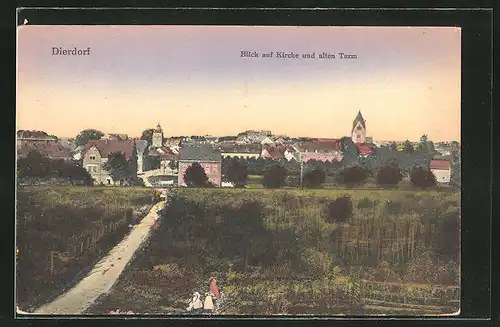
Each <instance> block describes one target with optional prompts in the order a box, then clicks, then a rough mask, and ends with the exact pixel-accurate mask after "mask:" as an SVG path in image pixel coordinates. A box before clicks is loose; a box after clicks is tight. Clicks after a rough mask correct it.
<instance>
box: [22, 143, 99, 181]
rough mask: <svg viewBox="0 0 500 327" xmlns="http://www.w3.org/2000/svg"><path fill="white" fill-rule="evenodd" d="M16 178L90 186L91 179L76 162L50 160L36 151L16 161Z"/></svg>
mask: <svg viewBox="0 0 500 327" xmlns="http://www.w3.org/2000/svg"><path fill="white" fill-rule="evenodd" d="M17 176H18V178H20V179H24V178H39V179H50V178H65V179H66V178H67V179H68V180H69V181H70V183H71V184H72V185H73V184H75V183H78V184H85V185H91V184H92V177H91V176H90V174H89V172H88V171H87V170H86V169H85V168H83V167H82V166H81V163H80V162H78V161H65V160H52V159H50V158H48V157H46V156H44V155H42V154H41V153H40V152H38V151H31V152H30V153H28V155H27V156H26V157H22V158H19V159H18V160H17Z"/></svg>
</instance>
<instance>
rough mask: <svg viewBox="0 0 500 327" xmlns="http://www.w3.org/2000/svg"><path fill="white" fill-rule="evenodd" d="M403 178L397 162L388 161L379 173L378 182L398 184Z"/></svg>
mask: <svg viewBox="0 0 500 327" xmlns="http://www.w3.org/2000/svg"><path fill="white" fill-rule="evenodd" d="M402 179H403V174H401V169H400V168H399V167H398V166H397V164H395V163H388V164H387V165H385V166H384V167H381V168H380V169H379V171H378V173H377V184H379V185H397V184H398V183H399V182H401V180H402Z"/></svg>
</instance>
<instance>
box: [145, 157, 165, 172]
mask: <svg viewBox="0 0 500 327" xmlns="http://www.w3.org/2000/svg"><path fill="white" fill-rule="evenodd" d="M160 166H161V158H160V157H159V156H149V155H146V156H145V158H144V170H154V169H159V168H160Z"/></svg>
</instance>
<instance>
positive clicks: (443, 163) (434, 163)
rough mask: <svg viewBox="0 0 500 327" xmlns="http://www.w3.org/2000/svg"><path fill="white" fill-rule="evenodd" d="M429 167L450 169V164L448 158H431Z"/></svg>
mask: <svg viewBox="0 0 500 327" xmlns="http://www.w3.org/2000/svg"><path fill="white" fill-rule="evenodd" d="M430 168H431V169H437V170H450V169H451V164H450V162H449V161H448V160H431V163H430Z"/></svg>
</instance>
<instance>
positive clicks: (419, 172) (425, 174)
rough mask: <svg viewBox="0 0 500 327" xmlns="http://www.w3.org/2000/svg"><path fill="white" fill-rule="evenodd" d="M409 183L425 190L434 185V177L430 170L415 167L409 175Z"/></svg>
mask: <svg viewBox="0 0 500 327" xmlns="http://www.w3.org/2000/svg"><path fill="white" fill-rule="evenodd" d="M410 179H411V182H412V183H413V184H414V185H415V186H418V187H422V188H426V187H431V186H434V185H436V176H434V174H433V173H432V171H430V170H426V169H424V168H421V167H416V168H414V169H413V170H412V172H411V175H410Z"/></svg>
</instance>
